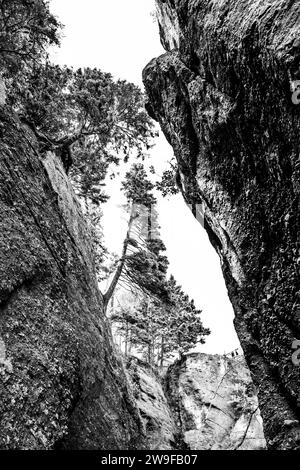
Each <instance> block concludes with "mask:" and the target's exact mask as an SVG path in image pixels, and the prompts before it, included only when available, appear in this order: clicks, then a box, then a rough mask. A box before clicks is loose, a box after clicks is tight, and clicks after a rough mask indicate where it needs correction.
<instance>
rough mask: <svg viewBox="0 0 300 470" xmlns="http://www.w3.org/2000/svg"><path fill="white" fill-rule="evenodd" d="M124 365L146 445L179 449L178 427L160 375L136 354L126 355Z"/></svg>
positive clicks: (163, 448) (156, 448) (164, 448)
mask: <svg viewBox="0 0 300 470" xmlns="http://www.w3.org/2000/svg"><path fill="white" fill-rule="evenodd" d="M127 369H128V373H129V376H130V378H131V381H132V388H133V390H134V394H135V398H136V402H137V406H138V408H139V412H140V414H141V417H142V419H143V422H144V427H145V431H146V436H147V442H148V444H147V449H149V450H172V449H178V447H180V444H179V443H178V434H179V430H178V428H177V426H176V423H175V418H174V415H173V413H172V410H171V408H170V406H169V403H168V399H167V396H166V394H165V392H164V387H163V380H162V378H161V377H159V376H158V373H157V371H155V370H154V369H153V368H152V367H151V366H149V365H148V364H146V363H144V362H143V361H141V360H139V359H137V358H136V357H131V358H130V359H129V361H128V364H127Z"/></svg>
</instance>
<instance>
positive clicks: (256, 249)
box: [144, 0, 300, 449]
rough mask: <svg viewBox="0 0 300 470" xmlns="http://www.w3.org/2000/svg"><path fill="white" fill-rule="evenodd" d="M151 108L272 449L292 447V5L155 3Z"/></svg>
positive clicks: (295, 30)
mask: <svg viewBox="0 0 300 470" xmlns="http://www.w3.org/2000/svg"><path fill="white" fill-rule="evenodd" d="M157 7H158V19H159V25H160V33H161V39H162V43H163V45H164V47H165V49H166V51H167V52H166V54H165V55H163V56H161V57H159V58H158V59H154V60H153V61H152V62H151V63H150V64H149V65H148V66H147V67H146V69H145V71H144V82H145V86H146V89H147V92H148V95H149V103H148V105H147V108H148V111H149V113H150V114H151V116H152V117H154V118H156V119H157V121H158V122H159V123H160V125H161V128H162V130H163V132H164V133H165V135H166V137H167V139H168V141H169V142H170V144H171V145H172V146H173V149H174V153H175V156H176V158H177V161H178V175H177V179H178V181H179V185H180V187H181V190H182V193H183V196H184V198H185V199H186V201H187V202H188V203H189V204H191V205H192V206H194V207H196V206H197V205H199V206H200V207H201V212H202V213H203V214H204V217H203V224H204V227H205V229H206V231H207V233H208V236H209V238H210V240H211V243H212V244H213V246H214V247H215V249H216V250H217V252H218V254H219V256H220V260H221V265H222V270H223V273H224V277H225V280H226V284H227V287H228V291H229V295H230V298H231V301H232V304H233V307H234V310H235V326H236V330H237V333H238V335H239V338H240V341H241V344H242V347H243V349H244V352H245V356H246V359H247V363H248V365H249V367H250V370H251V372H252V375H253V378H254V380H255V383H256V385H257V387H258V393H259V403H260V408H261V412H262V416H263V420H264V427H265V434H266V438H267V441H268V446H269V448H274V449H290V448H291V449H299V448H300V425H299V417H300V366H298V365H297V361H296V363H295V361H294V363H293V362H292V355H293V353H294V351H293V349H292V345H293V342H294V340H295V339H299V338H300V320H299V318H300V276H299V268H300V243H299V228H300V221H299V195H300V183H299V181H300V180H299V178H300V147H299V143H300V103H299V104H298V102H300V100H298V98H299V97H298V92H297V80H300V39H299V38H300V4H299V2H297V1H293V0H290V1H286V0H285V1H283V0H273V1H271V2H266V1H265V0H232V1H228V0H157Z"/></svg>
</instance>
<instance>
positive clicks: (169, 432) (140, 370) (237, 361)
mask: <svg viewBox="0 0 300 470" xmlns="http://www.w3.org/2000/svg"><path fill="white" fill-rule="evenodd" d="M128 372H129V375H130V377H131V380H132V383H133V388H134V390H135V397H136V400H137V405H138V407H139V411H140V413H141V416H142V419H143V420H144V426H145V429H146V435H147V440H148V444H147V448H148V449H151V450H262V449H264V448H265V439H264V434H263V426H262V419H261V417H260V413H259V409H258V401H257V395H256V390H255V387H254V384H253V382H252V380H251V377H250V373H249V371H248V368H247V366H246V363H245V359H244V357H243V356H238V357H235V358H230V359H229V358H227V357H224V356H218V355H209V354H200V353H194V354H189V355H188V356H187V357H186V358H184V359H183V360H181V361H176V362H175V364H174V365H172V366H170V367H169V369H168V371H167V374H166V375H165V377H160V376H159V375H158V373H157V372H156V371H154V370H153V369H152V368H151V367H150V366H149V365H147V364H145V363H143V362H142V361H140V360H139V359H136V358H131V359H130V360H129V362H128Z"/></svg>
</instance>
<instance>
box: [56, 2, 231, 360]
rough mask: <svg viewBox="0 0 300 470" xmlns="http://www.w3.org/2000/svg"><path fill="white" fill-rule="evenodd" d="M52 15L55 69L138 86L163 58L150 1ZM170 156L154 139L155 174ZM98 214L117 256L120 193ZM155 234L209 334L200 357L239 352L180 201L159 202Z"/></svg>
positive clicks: (201, 235) (221, 292)
mask: <svg viewBox="0 0 300 470" xmlns="http://www.w3.org/2000/svg"><path fill="white" fill-rule="evenodd" d="M50 6H51V10H52V12H53V13H54V14H55V15H57V16H58V17H59V19H60V21H61V22H62V23H63V24H64V25H65V28H64V37H63V40H62V46H61V48H60V49H59V50H57V51H56V52H55V53H54V54H53V55H52V60H54V61H55V62H57V63H59V64H67V65H72V66H74V67H97V68H100V69H101V70H103V71H105V72H110V73H112V74H113V75H114V76H115V77H116V78H122V79H126V80H128V81H132V82H134V83H136V84H138V85H140V86H142V69H143V68H144V66H145V65H146V64H147V63H148V62H149V61H150V60H151V59H152V58H153V57H157V56H158V55H160V54H163V53H164V50H163V49H162V46H161V44H160V41H159V34H158V27H157V25H156V24H155V22H154V20H153V17H152V16H151V12H153V11H154V9H155V7H154V0H126V1H125V0H85V1H84V2H82V0H51V1H50ZM171 156H172V149H171V148H170V146H169V145H168V144H167V142H166V140H165V139H164V137H163V136H162V135H161V136H160V138H159V139H158V143H157V145H156V147H155V148H154V149H153V151H152V154H151V159H153V164H154V166H155V167H156V168H159V169H161V168H162V167H163V166H164V164H165V162H166V161H167V160H168V159H170V157H171ZM113 188H114V190H113V191H112V193H111V194H112V197H111V200H110V202H109V203H108V205H107V207H106V208H105V210H104V227H105V234H106V240H107V245H108V247H109V248H110V249H112V250H114V251H117V250H119V249H120V246H121V243H122V240H123V238H124V235H125V230H126V226H125V223H124V222H122V221H121V220H120V211H119V210H118V209H117V208H116V206H117V205H118V204H119V203H120V193H119V190H118V187H117V185H116V184H114V185H113ZM158 211H159V217H160V225H161V235H162V238H163V240H164V242H165V244H166V246H167V255H168V258H169V261H170V272H172V273H173V274H174V276H175V278H176V279H177V281H178V283H179V284H181V285H182V286H183V288H184V290H185V291H186V292H187V293H188V294H189V295H190V297H191V298H194V300H195V302H196V305H197V307H199V308H201V309H202V310H203V314H202V318H203V322H204V324H205V326H206V327H209V328H210V329H211V331H212V334H211V335H210V336H209V338H208V339H207V344H206V345H205V346H201V349H200V350H201V351H203V352H208V353H219V354H222V353H224V352H229V351H231V350H233V349H235V348H237V347H238V346H239V343H238V339H237V337H236V334H235V331H234V328H233V324H232V320H233V311H232V307H231V304H230V302H229V299H228V296H227V290H226V287H225V283H224V280H223V277H222V273H221V268H220V262H219V259H218V257H217V255H216V253H215V251H214V250H213V248H212V247H211V245H210V243H209V241H208V237H207V235H206V233H205V231H204V229H203V228H202V227H201V225H200V224H199V223H198V222H197V221H196V220H195V219H194V218H193V216H192V214H191V213H190V211H189V209H188V208H187V207H186V205H185V203H184V202H183V199H182V197H181V196H177V197H176V198H172V199H171V200H170V201H168V200H160V201H159V208H158Z"/></svg>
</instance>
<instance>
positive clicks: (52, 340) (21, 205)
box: [0, 109, 143, 449]
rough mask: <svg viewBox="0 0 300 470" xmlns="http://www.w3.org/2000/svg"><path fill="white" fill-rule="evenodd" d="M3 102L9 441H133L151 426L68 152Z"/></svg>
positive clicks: (0, 181)
mask: <svg viewBox="0 0 300 470" xmlns="http://www.w3.org/2000/svg"><path fill="white" fill-rule="evenodd" d="M7 111H8V112H6V111H5V110H3V109H0V137H1V140H0V215H1V217H0V448H1V449H53V448H56V449H60V448H67V449H68V448H75V449H128V448H135V447H142V446H143V427H142V423H141V420H140V417H139V415H138V411H137V409H136V408H135V402H134V398H133V395H132V394H131V392H130V391H129V388H128V385H127V380H126V376H125V373H124V370H123V367H122V364H121V361H120V360H119V359H118V358H117V356H116V354H115V351H114V348H113V346H112V341H111V337H110V333H109V328H108V327H107V325H106V321H105V318H104V314H103V310H102V296H101V294H100V292H99V291H98V288H97V284H96V278H95V274H94V265H93V260H92V254H91V252H90V246H91V243H90V238H89V233H88V230H87V228H86V225H85V222H84V218H83V216H82V213H81V210H80V206H79V203H78V201H77V200H76V197H75V195H74V193H73V191H72V188H71V187H70V184H69V182H68V179H67V177H66V175H65V173H64V170H63V168H62V165H61V163H60V161H59V160H58V159H57V158H56V157H55V156H53V155H51V154H48V155H47V157H46V159H43V161H42V159H41V158H40V155H39V153H38V146H37V144H36V142H35V140H34V139H33V137H32V135H31V132H30V131H29V130H28V129H26V128H25V127H22V126H21V125H20V123H19V122H18V121H17V120H16V119H15V118H14V117H13V116H12V115H11V113H10V112H9V110H7Z"/></svg>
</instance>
